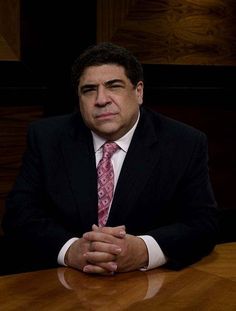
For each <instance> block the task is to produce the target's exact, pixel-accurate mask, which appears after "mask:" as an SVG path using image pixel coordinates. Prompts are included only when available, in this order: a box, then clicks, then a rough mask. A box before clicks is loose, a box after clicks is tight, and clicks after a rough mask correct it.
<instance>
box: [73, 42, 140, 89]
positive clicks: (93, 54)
mask: <svg viewBox="0 0 236 311" xmlns="http://www.w3.org/2000/svg"><path fill="white" fill-rule="evenodd" d="M104 64H116V65H120V66H122V67H124V69H125V74H126V76H127V77H128V78H129V80H130V81H131V83H132V84H133V85H134V86H136V85H137V83H138V82H139V81H143V68H142V65H141V64H140V62H139V61H138V60H137V59H136V57H135V56H134V55H133V54H132V53H131V52H130V51H128V50H127V49H125V48H123V47H121V46H118V45H115V44H113V43H110V42H103V43H100V44H98V45H94V46H92V47H89V48H88V49H87V50H85V51H84V52H83V53H82V54H81V55H80V56H79V57H78V58H77V59H76V60H75V62H74V64H73V66H72V82H73V85H74V87H75V88H76V89H77V87H78V84H79V80H80V77H81V75H82V74H83V72H84V70H85V69H86V68H87V67H90V66H99V65H104Z"/></svg>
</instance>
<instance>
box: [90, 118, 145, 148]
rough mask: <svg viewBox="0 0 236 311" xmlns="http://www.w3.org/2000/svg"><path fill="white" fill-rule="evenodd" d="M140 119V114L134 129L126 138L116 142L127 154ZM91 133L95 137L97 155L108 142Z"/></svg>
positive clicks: (123, 137) (94, 143) (94, 144)
mask: <svg viewBox="0 0 236 311" xmlns="http://www.w3.org/2000/svg"><path fill="white" fill-rule="evenodd" d="M139 118H140V112H139V114H138V118H137V121H136V122H135V124H134V125H133V127H132V128H131V129H130V130H129V131H128V132H127V133H126V134H125V135H124V136H122V137H121V138H119V139H117V140H116V141H115V143H116V144H117V145H118V146H119V147H120V148H121V149H122V150H123V151H125V152H127V151H128V149H129V145H130V142H131V139H132V137H133V135H134V131H135V129H136V127H137V125H138V121H139ZM91 132H92V135H93V146H94V152H95V153H96V152H97V151H98V150H99V149H100V148H101V147H102V145H103V144H104V143H105V142H106V139H104V138H102V137H101V136H98V135H97V134H96V133H94V132H93V131H91Z"/></svg>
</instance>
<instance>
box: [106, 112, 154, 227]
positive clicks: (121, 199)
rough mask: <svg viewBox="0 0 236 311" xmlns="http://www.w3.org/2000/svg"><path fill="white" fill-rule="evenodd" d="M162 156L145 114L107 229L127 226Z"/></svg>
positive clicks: (127, 157)
mask: <svg viewBox="0 0 236 311" xmlns="http://www.w3.org/2000/svg"><path fill="white" fill-rule="evenodd" d="M159 153H160V151H159V146H158V138H157V133H156V130H155V128H154V126H153V123H152V121H151V119H150V117H149V116H148V115H147V112H145V111H142V114H141V118H140V121H139V124H138V126H137V129H136V131H135V133H134V136H133V138H132V141H131V144H130V147H129V150H128V152H127V155H126V158H125V161H124V164H123V167H122V170H121V173H120V177H119V180H118V183H117V187H116V191H115V195H114V199H113V204H112V207H111V211H110V215H109V219H108V223H107V225H108V226H109V225H112V226H114V225H120V224H123V223H125V219H126V216H127V215H128V214H129V212H130V211H131V210H132V209H133V208H134V205H135V202H136V201H137V200H138V197H139V195H140V193H141V191H142V189H143V188H144V187H145V185H146V182H147V181H148V179H149V177H150V175H151V173H152V172H153V168H154V167H155V166H156V165H157V162H158V161H159Z"/></svg>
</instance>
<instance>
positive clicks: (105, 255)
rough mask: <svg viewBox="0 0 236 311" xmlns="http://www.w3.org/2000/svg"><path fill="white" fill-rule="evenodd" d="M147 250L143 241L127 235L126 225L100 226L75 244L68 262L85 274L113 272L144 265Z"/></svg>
mask: <svg viewBox="0 0 236 311" xmlns="http://www.w3.org/2000/svg"><path fill="white" fill-rule="evenodd" d="M147 262H148V252H147V248H146V244H145V243H144V241H143V240H142V239H141V238H139V237H136V236H134V235H130V234H127V233H126V231H125V226H118V227H98V226H96V225H93V226H92V231H90V232H86V233H84V234H83V236H82V237H81V238H80V239H78V240H77V241H75V242H74V243H72V245H71V246H70V247H69V249H68V250H67V252H66V255H65V263H66V264H67V265H68V266H70V267H73V268H76V269H79V270H82V271H83V272H86V273H98V274H106V275H110V274H113V273H114V272H127V271H133V270H137V269H140V268H142V267H145V266H146V265H147Z"/></svg>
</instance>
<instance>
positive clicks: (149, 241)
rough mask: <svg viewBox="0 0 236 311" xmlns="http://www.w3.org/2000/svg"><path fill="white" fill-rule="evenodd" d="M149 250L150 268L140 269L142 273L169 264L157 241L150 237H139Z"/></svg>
mask: <svg viewBox="0 0 236 311" xmlns="http://www.w3.org/2000/svg"><path fill="white" fill-rule="evenodd" d="M138 237H139V238H141V239H142V240H143V241H144V243H145V244H146V247H147V250H148V266H147V267H144V268H142V269H140V270H141V271H146V270H151V269H154V268H157V267H160V266H162V265H164V264H165V263H166V262H167V258H166V257H165V255H164V253H163V251H162V250H161V248H160V246H159V245H158V243H157V241H156V240H155V239H154V238H153V237H152V236H150V235H139V236H138Z"/></svg>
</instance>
